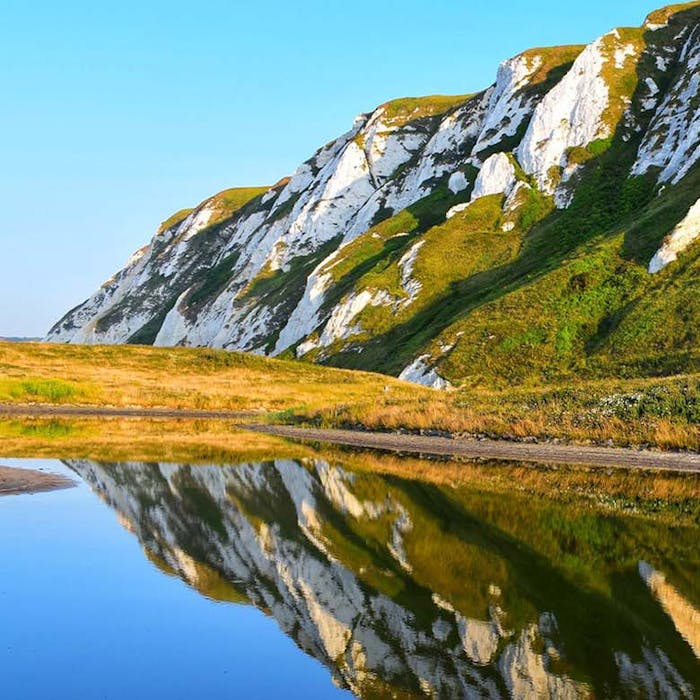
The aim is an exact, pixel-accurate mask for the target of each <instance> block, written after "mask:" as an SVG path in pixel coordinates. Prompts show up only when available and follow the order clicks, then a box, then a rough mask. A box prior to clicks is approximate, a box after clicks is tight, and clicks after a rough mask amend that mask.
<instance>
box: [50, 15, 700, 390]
mask: <svg viewBox="0 0 700 700" xmlns="http://www.w3.org/2000/svg"><path fill="white" fill-rule="evenodd" d="M699 19H700V13H699V12H698V11H697V8H694V6H693V4H691V5H689V6H688V8H684V7H681V8H680V9H679V10H677V11H675V12H669V13H667V14H665V15H664V20H663V21H658V22H657V21H651V20H649V21H648V22H647V23H646V24H645V25H644V26H643V27H642V28H639V29H636V30H629V29H627V30H613V31H611V32H608V33H607V34H605V35H603V36H602V37H601V38H600V39H598V40H596V41H594V42H593V43H592V44H590V45H589V46H586V47H559V48H553V49H536V50H532V51H528V52H525V53H523V54H522V55H520V56H516V57H515V58H513V59H510V60H508V61H505V62H504V63H503V64H502V65H501V66H500V68H499V69H498V72H497V78H496V82H495V84H494V85H492V86H491V87H489V88H488V89H486V90H484V91H482V92H480V93H477V94H475V95H472V96H465V97H455V98H445V97H427V98H417V99H406V100H397V101H394V102H390V103H387V104H385V105H382V106H380V107H379V108H377V109H376V110H374V111H373V112H371V113H369V114H362V115H360V116H358V117H357V118H356V119H355V121H354V123H353V125H352V128H351V129H350V130H349V131H348V132H347V133H346V134H344V135H342V136H340V137H339V138H337V139H335V140H334V141H332V142H331V143H329V144H327V145H326V146H324V147H323V148H321V149H320V150H318V151H317V152H316V153H315V154H314V155H313V156H312V157H311V158H310V159H309V160H307V161H306V162H305V163H303V164H302V165H300V166H299V167H298V168H297V170H296V171H295V172H294V173H293V174H292V176H291V177H290V178H288V179H287V180H283V181H280V183H278V184H277V185H275V186H274V187H272V188H269V189H268V190H266V191H263V190H261V191H259V192H255V193H251V196H250V197H249V201H247V202H243V201H241V203H240V205H239V206H237V207H236V208H235V209H231V210H230V211H228V212H227V213H226V215H225V216H220V215H219V216H217V215H216V212H217V203H218V201H219V200H218V199H217V197H214V198H211V199H210V200H207V201H206V202H204V203H203V204H201V205H200V206H199V207H197V208H196V209H195V210H194V211H193V212H191V213H190V214H189V215H187V216H185V217H184V218H181V219H180V220H177V221H175V222H174V223H173V222H170V223H169V224H168V225H167V226H166V227H165V228H164V230H160V231H159V232H158V233H157V234H156V235H155V236H154V237H153V239H152V240H151V242H150V243H149V244H148V245H147V246H146V247H144V248H143V249H142V250H140V251H139V252H138V253H136V254H135V255H134V256H133V257H132V258H131V259H130V260H129V261H128V262H127V264H126V266H125V267H124V268H123V269H122V270H121V271H120V272H118V273H117V274H116V275H115V276H114V277H113V278H111V279H110V280H108V281H107V282H106V283H105V284H104V285H103V286H102V287H101V288H100V289H99V290H98V291H97V292H95V294H93V295H92V296H91V297H90V298H89V299H88V300H87V301H85V302H84V303H83V304H81V305H80V306H78V307H77V308H75V309H73V310H72V311H70V312H68V313H67V314H66V315H65V316H64V317H63V318H62V319H61V320H60V321H58V322H57V323H56V325H55V326H54V327H53V328H52V329H51V330H50V332H49V334H48V340H50V341H53V342H63V343H127V342H138V343H146V344H149V343H150V344H156V345H162V346H175V345H187V346H209V347H216V348H226V349H232V350H246V351H252V352H256V353H262V354H271V355H279V354H281V353H283V352H290V353H292V354H295V355H296V356H298V357H303V356H306V357H307V358H309V359H313V360H317V361H330V362H333V361H334V358H337V357H339V356H340V355H345V356H352V357H355V358H361V357H362V353H363V350H364V348H365V346H366V345H367V344H368V343H371V342H375V341H378V339H381V338H382V337H383V334H385V333H386V332H387V328H386V322H384V326H381V327H379V326H377V324H376V323H374V322H373V319H375V318H376V317H377V315H378V313H380V312H381V313H384V314H385V317H387V318H388V317H389V316H390V315H392V314H393V315H394V316H395V317H396V319H397V320H396V325H397V328H399V330H398V331H397V332H399V333H405V334H410V333H412V332H415V331H414V330H412V327H411V325H410V323H409V322H410V320H411V318H412V315H413V314H417V313H418V312H419V311H420V310H421V309H423V305H425V304H428V303H429V300H431V297H430V295H431V293H432V288H431V283H430V282H428V283H425V282H424V281H423V279H422V278H421V274H422V272H421V270H422V269H423V267H422V266H421V261H422V258H425V259H428V258H429V256H430V255H431V254H433V253H432V251H431V249H430V246H428V245H425V246H420V245H419V243H420V242H421V240H423V238H424V237H425V236H426V234H427V233H428V232H429V231H430V229H435V228H436V227H438V228H439V226H440V225H442V224H444V223H445V221H446V220H447V219H449V220H451V221H454V217H455V215H457V214H461V213H466V212H468V211H469V209H470V207H471V206H473V204H474V203H475V202H477V201H478V200H480V199H482V198H486V197H496V196H499V195H501V196H502V202H501V204H500V206H502V207H503V214H504V216H505V217H506V220H504V221H503V222H502V226H501V229H500V230H501V232H506V233H512V234H513V235H520V236H526V235H527V233H528V231H527V230H526V229H525V228H523V227H525V226H526V225H530V224H525V223H522V222H523V221H527V219H526V218H519V217H520V213H519V212H520V211H521V210H520V209H519V207H521V206H522V202H521V200H522V201H524V200H525V199H527V197H523V196H521V197H520V198H518V197H516V196H515V195H516V194H518V193H520V194H521V195H522V193H524V192H527V191H528V190H529V191H531V192H535V191H536V192H537V193H538V195H539V196H542V197H544V198H545V199H547V198H549V201H551V203H552V207H553V211H554V212H556V209H557V208H558V209H560V210H561V209H566V208H567V207H569V206H570V205H571V202H572V200H573V199H574V198H575V197H576V194H577V191H578V190H577V188H578V185H579V181H580V180H581V178H583V177H584V176H585V174H586V172H587V170H586V164H587V163H589V162H590V161H591V159H593V160H595V157H596V156H597V155H599V154H600V153H602V152H604V151H605V149H606V148H608V147H609V146H610V144H611V143H612V142H620V143H624V144H630V146H629V147H630V148H632V149H634V152H633V155H632V160H633V162H632V164H631V166H630V167H629V168H628V170H627V172H626V173H624V174H623V175H624V176H625V177H628V178H651V179H652V180H653V183H654V187H655V188H656V189H655V191H654V196H656V195H657V194H658V195H659V196H660V197H664V196H670V195H669V194H668V192H670V190H668V189H666V190H665V189H664V188H669V187H671V188H672V187H674V186H675V185H678V184H683V182H686V181H687V178H688V177H690V176H691V175H692V174H693V173H695V172H696V171H697V168H696V165H697V162H698V160H700V71H699V69H698V68H699V66H700V24H699V23H698V20H699ZM281 128H283V127H281ZM601 196H602V195H601ZM674 196H675V195H674ZM698 197H700V192H696V193H695V198H694V200H693V201H695V200H697V199H698ZM686 212H687V208H686ZM695 214H696V212H695V211H692V212H690V213H689V215H688V219H687V220H686V222H685V223H684V224H682V225H681V226H680V227H679V228H677V229H676V230H675V231H673V232H672V229H673V228H674V225H675V224H677V220H676V221H669V223H668V228H667V230H666V231H664V232H663V235H669V234H670V236H669V238H668V239H667V240H666V241H665V242H663V245H662V246H660V247H659V246H657V249H658V253H657V254H656V255H655V256H654V258H653V260H651V259H650V258H647V260H646V261H644V264H645V266H648V267H649V270H650V271H651V272H657V271H659V270H660V269H661V268H662V267H665V266H666V265H667V264H668V262H671V261H674V260H675V259H676V258H677V257H679V256H683V254H684V251H685V250H686V249H687V248H688V247H689V246H691V245H692V244H693V242H694V238H695V237H696V235H697V231H696V229H697V224H696V218H697V217H696V216H695ZM401 217H404V218H405V219H406V220H407V221H408V223H409V224H410V226H407V228H406V229H403V230H401V229H400V227H399V222H400V221H403V219H402V218H401ZM411 217H412V218H411ZM393 222H397V223H396V225H397V227H399V230H396V231H394V232H393V234H392V237H389V236H387V235H386V234H385V233H384V229H383V228H382V227H384V228H387V229H388V228H390V227H391V225H392V224H393ZM411 222H412V223H411ZM521 229H522V230H521ZM399 233H402V234H407V235H404V236H403V237H402V238H401V237H400V236H398V234H399ZM372 237H374V238H375V239H377V240H378V239H381V241H382V245H383V246H384V249H383V250H381V251H377V250H376V249H375V248H373V247H372V245H373V244H372V240H371V239H372ZM662 239H663V236H661V238H660V239H659V243H661V241H662ZM389 240H390V241H391V243H389ZM364 250H366V251H367V252H366V253H363V252H362V251H364ZM353 255H354V256H355V257H354V258H353V257H352V256H353ZM363 255H365V257H364V258H363V257H362V256H363ZM353 260H354V261H355V262H354V263H353ZM351 263H352V264H353V265H354V267H350V266H351ZM370 263H371V264H370ZM364 265H367V266H369V267H367V268H366V269H365V268H364V267H363V266H364ZM372 265H374V266H375V269H378V268H379V267H382V269H384V268H386V269H391V270H394V272H393V273H392V274H393V275H394V277H396V278H397V280H398V283H397V284H395V285H393V286H392V285H390V284H388V283H387V282H386V281H385V280H384V279H377V280H374V281H373V280H372V279H371V275H369V274H365V273H367V272H368V271H371V269H372ZM387 274H388V273H387ZM375 277H377V276H376V275H375ZM408 338H409V336H408V335H406V336H405V337H404V336H401V337H400V338H399V340H396V341H393V343H394V345H396V344H403V343H405V341H407V339H408ZM387 353H388V354H390V353H391V348H388V349H387ZM397 357H398V356H397ZM428 358H431V362H434V363H435V364H434V366H430V367H425V368H423V365H424V364H425V363H426V362H427V360H428ZM397 361H398V360H397ZM353 362H355V363H356V364H357V363H359V364H360V365H361V364H362V361H361V359H357V360H353ZM402 362H403V364H402V365H400V366H398V367H395V369H394V370H392V371H394V373H395V374H399V373H400V372H401V369H404V370H405V371H404V373H403V374H404V376H405V377H406V378H409V379H411V380H413V381H421V382H424V383H429V384H433V385H440V384H441V382H442V380H441V379H440V373H439V364H440V357H438V356H436V355H435V354H434V353H430V351H429V350H428V348H427V347H426V346H425V345H424V346H423V348H422V349H421V350H420V351H418V352H415V353H414V354H413V355H412V356H411V357H407V358H402ZM376 367H377V362H376V361H373V360H371V359H370V360H367V368H368V369H375V368H376ZM379 368H380V369H381V368H382V366H379ZM424 369H425V371H424ZM445 385H446V383H445Z"/></svg>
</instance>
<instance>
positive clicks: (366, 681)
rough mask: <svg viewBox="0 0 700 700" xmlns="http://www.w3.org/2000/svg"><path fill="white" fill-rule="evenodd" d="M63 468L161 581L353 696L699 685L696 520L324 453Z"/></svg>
mask: <svg viewBox="0 0 700 700" xmlns="http://www.w3.org/2000/svg"><path fill="white" fill-rule="evenodd" d="M67 464H68V465H69V466H70V467H71V468H72V469H73V470H75V471H76V472H77V473H78V474H79V475H80V476H81V477H82V478H83V479H85V481H86V482H88V483H89V484H90V485H91V487H92V488H93V489H94V491H96V492H97V493H98V494H99V495H100V496H101V497H102V498H103V499H104V500H105V501H106V502H107V503H108V504H109V505H110V506H111V507H113V508H114V509H115V510H116V511H117V512H118V514H119V516H120V518H121V520H122V522H123V523H124V525H125V526H126V527H127V528H128V529H129V530H130V531H132V532H133V533H134V534H135V535H136V536H137V537H138V538H139V540H140V541H141V543H142V544H143V547H144V550H145V552H146V555H147V556H148V557H149V558H150V559H151V560H152V561H153V562H155V563H156V564H157V565H158V566H159V567H161V568H162V569H163V570H164V571H166V572H168V573H174V574H177V575H178V576H180V577H181V578H182V579H183V580H185V581H186V582H187V583H188V584H190V585H191V586H193V587H195V588H196V589H197V590H198V591H200V592H201V593H202V594H204V595H206V596H209V597H212V598H215V599H218V600H224V601H234V602H241V603H250V604H253V605H255V606H257V607H259V608H260V609H262V610H264V611H265V612H267V613H269V614H270V615H272V616H273V617H274V618H275V619H276V620H277V622H278V624H279V625H280V627H281V629H282V630H283V631H284V632H285V633H286V634H288V635H289V636H291V637H292V638H293V639H294V640H295V642H296V643H297V644H298V645H299V646H300V647H301V648H302V649H303V650H304V651H306V652H307V653H308V654H311V655H313V656H314V657H316V658H317V659H319V660H320V661H322V662H323V663H324V664H325V665H326V666H327V667H328V668H329V670H330V672H331V673H332V675H333V677H334V679H335V681H336V682H337V683H338V684H339V685H341V686H343V687H347V688H350V689H351V690H352V691H353V692H354V693H355V694H356V695H358V696H361V697H385V696H393V697H413V696H423V695H432V696H435V697H450V698H458V697H493V698H500V697H507V696H514V697H522V698H526V697H528V698H529V697H556V698H579V697H592V696H598V697H610V696H623V697H630V696H635V695H641V696H642V697H664V698H673V697H677V698H690V697H693V696H694V695H695V693H696V692H697V691H698V689H699V687H700V686H699V685H698V678H697V673H698V660H697V657H696V654H697V653H698V651H699V649H700V640H699V639H698V636H699V634H700V633H699V632H698V624H697V623H698V606H697V590H696V586H697V583H696V581H697V573H698V559H699V558H700V553H698V547H697V534H698V531H697V528H693V527H690V526H689V527H672V526H669V525H665V524H663V523H660V522H656V521H653V520H651V519H648V518H646V519H644V518H631V517H622V516H620V515H615V514H612V513H600V512H596V511H594V510H592V509H591V508H586V507H575V506H571V505H563V504H557V503H553V502H551V501H547V500H546V499H541V498H532V497H527V496H525V495H522V494H516V495H512V496H508V497H507V498H504V497H503V496H498V495H497V494H493V493H480V492H478V491H477V490H476V489H471V490H470V488H469V487H467V486H461V487H455V488H450V487H446V486H436V485H434V484H428V483H422V482H417V481H411V480H405V479H401V478H398V477H395V476H381V475H377V474H372V473H368V472H364V471H361V472H351V471H349V470H347V469H346V468H343V467H341V466H339V465H338V464H336V463H328V462H325V461H322V460H318V459H309V460H304V461H301V462H298V461H291V460H277V461H274V462H265V463H250V464H240V465H237V466H196V467H194V466H187V465H172V464H141V463H129V464H102V463H96V462H87V461H71V462H68V463H67ZM661 572H663V574H662V573H661ZM694 601H695V602H694Z"/></svg>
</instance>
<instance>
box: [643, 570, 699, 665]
mask: <svg viewBox="0 0 700 700" xmlns="http://www.w3.org/2000/svg"><path fill="white" fill-rule="evenodd" d="M639 575H640V576H641V577H642V579H643V580H644V582H645V583H646V584H647V586H649V590H650V591H651V592H652V593H653V594H654V596H655V597H656V599H657V600H658V601H659V603H661V605H662V607H663V609H664V611H665V612H666V614H667V615H668V616H669V617H670V618H671V620H673V624H674V625H675V627H676V629H677V630H678V633H679V634H680V635H681V637H683V639H685V640H686V642H688V644H689V645H690V648H691V649H692V650H693V653H694V654H695V656H697V658H698V659H700V610H698V609H697V608H696V607H695V606H694V605H692V604H691V603H690V602H689V601H688V600H686V599H685V598H684V597H683V596H682V595H681V594H680V593H679V592H678V591H677V590H676V589H675V588H674V586H672V585H671V584H670V583H668V582H667V581H666V577H665V576H664V575H663V574H662V573H661V572H660V571H656V569H654V568H653V567H652V566H651V565H650V564H647V562H645V561H640V562H639Z"/></svg>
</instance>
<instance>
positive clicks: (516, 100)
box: [474, 54, 542, 153]
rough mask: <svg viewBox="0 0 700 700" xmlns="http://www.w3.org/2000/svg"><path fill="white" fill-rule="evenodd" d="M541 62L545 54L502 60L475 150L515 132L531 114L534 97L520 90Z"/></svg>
mask: <svg viewBox="0 0 700 700" xmlns="http://www.w3.org/2000/svg"><path fill="white" fill-rule="evenodd" d="M541 65H542V57H541V56H537V55H532V54H530V55H520V56H516V57H515V58H511V59H509V60H507V61H504V62H503V63H501V65H500V66H499V68H498V75H497V77H496V86H495V88H494V89H493V91H492V93H491V96H490V100H489V106H488V112H487V115H486V119H485V120H484V125H483V128H482V130H481V133H480V134H479V138H478V139H477V142H476V145H475V146H474V153H479V152H481V151H483V150H485V149H487V148H489V147H491V146H496V145H498V144H499V143H500V142H501V141H502V140H503V139H505V138H507V137H511V136H514V135H515V134H516V133H517V132H518V129H519V128H520V126H521V124H523V122H524V121H525V119H527V118H529V116H530V115H531V114H532V110H533V109H534V100H535V97H534V96H532V95H531V96H529V97H526V96H525V95H523V94H522V92H521V91H522V89H523V88H525V87H527V85H529V83H530V79H531V77H532V76H533V74H534V73H536V72H537V70H538V69H539V68H540V66H541Z"/></svg>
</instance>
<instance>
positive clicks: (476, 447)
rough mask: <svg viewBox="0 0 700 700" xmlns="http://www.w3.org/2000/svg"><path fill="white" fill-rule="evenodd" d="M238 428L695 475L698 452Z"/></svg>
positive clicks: (371, 445) (385, 446)
mask: <svg viewBox="0 0 700 700" xmlns="http://www.w3.org/2000/svg"><path fill="white" fill-rule="evenodd" d="M242 427H245V428H246V429H247V430H252V431H255V432H261V433H266V434H268V435H275V436H277V437H284V438H290V439H294V440H304V441H311V442H328V443H333V444H335V445H345V446H348V447H357V448H367V449H379V450H384V451H389V452H398V453H408V454H414V455H425V456H430V457H452V458H455V457H466V458H471V459H479V460H499V461H509V462H530V463H535V464H557V465H576V466H588V467H608V468H615V469H620V468H621V469H640V470H655V471H656V470H659V471H671V472H677V473H685V474H700V454H697V453H689V452H652V451H651V450H634V449H630V448H621V447H589V446H580V445H554V444H551V443H525V442H508V441H506V440H481V439H479V440H477V439H457V438H446V437H429V436H422V435H402V434H396V433H377V432H365V431H359V430H334V429H314V428H296V427H292V426H283V425H263V424H260V425H245V426H242Z"/></svg>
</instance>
